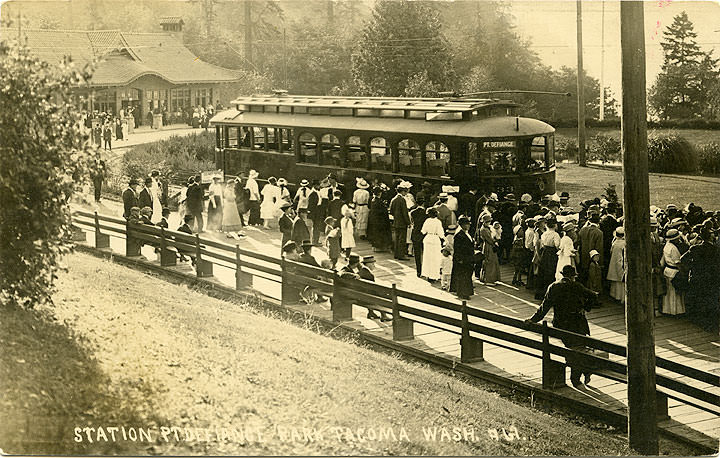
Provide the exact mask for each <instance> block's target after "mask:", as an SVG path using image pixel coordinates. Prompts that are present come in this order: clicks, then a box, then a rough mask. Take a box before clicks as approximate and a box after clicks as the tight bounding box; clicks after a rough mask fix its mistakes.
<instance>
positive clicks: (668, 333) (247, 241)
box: [88, 221, 720, 447]
mask: <svg viewBox="0 0 720 458" xmlns="http://www.w3.org/2000/svg"><path fill="white" fill-rule="evenodd" d="M172 224H174V222H172V221H171V226H172ZM244 232H245V234H246V237H244V238H243V239H242V240H240V241H235V240H234V239H229V238H227V237H226V236H225V235H224V234H221V233H211V232H205V233H204V234H202V236H203V237H207V238H213V239H216V240H218V241H222V242H225V243H232V244H235V243H237V244H238V245H240V247H241V248H244V249H248V250H253V251H257V252H260V253H264V254H267V255H272V256H277V257H278V258H279V253H280V234H279V232H278V231H277V230H276V229H275V230H272V229H271V230H266V229H262V228H259V227H251V228H246V229H245V230H244ZM92 243H93V234H92V233H88V244H90V245H91V244H92ZM111 248H112V250H113V251H114V252H117V253H124V241H123V240H121V239H119V238H116V237H112V238H111ZM355 251H356V252H357V253H358V254H360V255H365V254H374V255H375V258H376V260H377V263H376V265H377V269H376V271H375V274H376V281H377V282H379V283H384V284H392V283H394V284H396V285H397V286H398V287H401V288H403V289H405V290H409V291H413V292H416V293H418V294H422V295H426V296H430V297H438V298H442V299H445V300H448V301H454V302H459V301H457V300H456V298H455V297H454V295H451V294H449V293H447V292H445V291H442V290H441V289H439V287H436V286H434V285H432V284H430V283H429V282H427V281H424V280H422V279H420V278H418V277H417V276H416V273H415V265H414V260H413V259H412V258H410V259H409V260H408V261H403V262H400V261H397V260H395V259H393V258H392V255H391V253H373V251H372V248H371V247H370V245H369V244H368V243H366V242H363V241H359V246H358V247H357V248H356V250H355ZM313 254H314V255H315V256H316V257H317V258H318V259H323V258H325V257H326V256H325V253H324V250H323V249H321V248H315V249H314V250H313ZM143 255H144V256H145V257H146V258H147V259H148V260H151V261H152V260H155V259H156V255H155V253H154V252H153V250H152V248H149V247H146V248H144V249H143ZM172 269H174V270H178V271H183V272H186V273H192V272H193V271H192V268H191V267H190V266H189V264H181V265H178V266H177V267H173V268H172ZM501 278H502V279H504V280H508V281H509V280H511V279H512V270H511V269H510V268H509V267H506V266H503V267H502V268H501ZM278 280H279V278H278ZM211 281H213V282H218V283H219V284H222V285H225V286H229V287H233V286H234V285H235V277H234V271H233V270H231V269H230V268H228V267H223V266H222V265H220V264H216V265H215V268H214V277H212V279H211ZM253 288H254V289H255V290H257V291H258V292H260V293H261V294H264V295H266V296H268V297H271V298H275V299H279V298H280V287H279V284H278V283H276V282H274V281H271V280H266V279H261V278H257V277H256V278H255V279H254V280H253ZM413 305H417V303H413ZM468 305H470V306H471V307H475V308H478V309H482V310H487V311H491V312H495V313H499V314H504V315H508V316H511V317H514V318H518V319H524V318H527V317H530V316H531V315H532V314H533V313H534V312H535V310H536V309H537V306H538V301H536V300H534V298H533V293H532V291H529V290H526V289H525V288H516V287H514V286H511V285H509V284H507V283H505V282H500V283H498V285H497V286H495V287H489V286H485V285H482V284H480V283H479V282H476V283H475V295H474V296H473V297H472V298H471V300H470V301H468ZM293 308H294V309H296V310H298V311H303V312H305V313H308V314H309V315H312V316H315V317H317V318H320V319H324V320H331V312H330V306H329V303H321V304H313V305H311V306H309V305H298V306H295V307H293ZM366 313H367V311H366V309H364V308H361V307H354V308H353V318H354V320H353V321H351V322H345V323H344V325H345V326H347V327H350V328H353V329H356V330H358V331H362V332H363V333H365V334H367V335H368V336H374V337H377V338H379V339H389V340H390V341H392V327H391V324H390V323H389V322H388V323H381V322H380V321H379V320H370V319H366V318H365V315H366ZM447 315H448V316H453V317H454V318H458V317H459V313H454V312H451V311H448V312H447ZM547 319H548V321H550V320H551V319H552V315H551V314H550V315H549V316H548V318H547ZM588 320H589V322H590V330H591V336H592V337H595V338H598V339H603V340H606V341H609V342H612V343H615V344H618V345H623V346H624V345H625V344H626V340H625V318H624V310H623V307H622V306H621V305H619V304H616V303H605V304H603V306H602V307H600V308H598V309H596V310H592V311H591V312H589V313H588ZM471 321H472V322H476V323H479V324H483V320H481V319H477V318H471ZM486 324H487V322H486ZM491 325H492V326H493V327H495V328H502V325H499V324H497V323H492V324H491ZM508 329H510V328H508ZM512 331H513V332H515V333H517V334H520V335H523V334H524V331H520V332H518V330H517V329H514V328H512ZM474 337H477V338H482V339H483V340H484V341H485V345H484V355H483V356H484V361H482V362H478V363H473V364H471V365H470V366H472V367H475V368H477V369H478V370H481V371H483V372H485V373H488V374H496V375H497V376H498V377H503V378H505V379H507V380H515V381H517V382H518V383H523V384H525V385H529V386H537V387H538V388H539V387H540V386H541V364H540V360H539V359H538V358H536V357H533V356H531V355H526V354H522V353H518V352H515V351H512V350H510V349H508V348H504V347H501V346H498V345H493V339H492V338H484V337H483V336H478V335H475V336H474ZM526 337H528V338H534V339H536V338H537V335H533V334H531V333H527V335H526ZM655 337H656V353H657V354H658V356H662V357H664V358H666V359H669V360H671V361H674V362H678V363H682V364H684V365H687V366H690V367H694V368H697V369H701V370H704V371H708V372H712V373H716V374H720V365H719V364H718V362H719V360H720V358H719V357H720V351H719V350H720V338H719V337H718V336H717V335H712V334H710V333H707V332H705V331H703V330H702V329H700V328H698V327H697V326H695V325H693V324H691V323H689V322H688V321H686V320H685V319H684V318H682V317H665V316H660V317H657V318H656V320H655ZM396 344H398V345H402V346H404V347H406V348H407V349H408V350H411V349H412V350H415V351H422V352H424V353H426V354H428V355H432V356H437V357H439V358H443V359H445V360H449V361H457V362H459V360H460V343H459V336H458V335H457V334H455V333H451V332H447V331H443V330H440V329H437V328H435V327H429V326H425V325H423V324H417V323H416V325H415V338H414V339H412V340H409V341H403V342H401V343H397V342H396ZM503 345H505V346H507V345H508V344H507V343H503ZM525 351H528V352H529V353H532V352H533V350H527V349H525ZM613 358H614V359H617V360H618V361H623V359H620V357H613ZM623 362H624V361H623ZM657 372H658V374H665V375H668V376H672V377H675V378H677V379H681V380H683V381H684V382H686V383H688V380H687V378H686V377H683V376H680V375H678V374H674V373H670V372H668V371H663V369H658V370H657ZM692 385H693V386H696V387H697V388H701V389H704V390H707V391H710V392H712V393H714V394H720V390H719V389H718V388H717V387H713V386H711V385H708V384H705V383H703V382H699V381H694V380H693V381H692ZM557 392H558V393H559V394H561V395H562V396H565V397H566V398H568V399H572V400H575V401H578V402H582V403H584V404H586V405H591V406H594V407H596V408H598V409H603V410H604V411H607V412H611V413H615V414H617V415H624V414H625V412H626V409H627V387H626V385H625V384H624V383H621V382H617V381H613V380H610V379H606V378H602V377H600V376H594V377H593V380H592V382H591V383H590V385H589V386H588V387H587V388H582V389H576V388H573V387H571V386H568V387H565V388H561V389H559V390H558V391H557ZM668 407H669V415H670V419H669V420H665V421H664V422H663V423H661V424H662V426H663V429H666V430H667V431H670V432H673V431H675V432H677V433H678V434H679V435H681V436H683V437H687V436H688V435H690V436H692V435H693V434H696V435H697V438H698V441H699V443H708V444H712V443H713V441H714V442H715V444H714V445H712V446H714V447H717V440H718V438H719V437H720V419H719V418H718V417H717V416H716V415H714V414H713V413H710V412H707V411H704V410H701V409H698V408H696V407H692V406H689V405H687V404H684V403H682V402H680V401H678V400H676V399H672V398H671V399H669V402H668Z"/></svg>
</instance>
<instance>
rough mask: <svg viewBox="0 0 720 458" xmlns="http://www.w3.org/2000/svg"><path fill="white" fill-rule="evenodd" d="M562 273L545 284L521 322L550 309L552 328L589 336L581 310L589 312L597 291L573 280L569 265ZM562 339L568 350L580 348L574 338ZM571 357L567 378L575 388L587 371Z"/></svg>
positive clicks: (533, 319) (587, 375) (534, 320)
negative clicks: (540, 297)
mask: <svg viewBox="0 0 720 458" xmlns="http://www.w3.org/2000/svg"><path fill="white" fill-rule="evenodd" d="M562 276H563V278H562V279H560V280H558V281H556V282H555V283H552V284H551V285H550V286H549V287H548V289H547V292H546V293H545V298H544V299H543V302H542V304H541V305H540V308H539V309H538V310H537V312H535V314H534V315H533V316H532V317H530V318H529V319H527V320H525V321H526V322H532V323H537V322H538V321H540V320H542V319H543V317H544V316H545V315H547V313H548V312H549V311H550V309H551V308H553V309H554V317H553V322H552V324H553V327H556V328H558V329H562V330H565V331H570V332H574V333H576V334H581V335H584V336H587V335H590V327H589V326H588V321H587V318H586V317H585V311H590V309H591V307H592V306H593V305H594V304H597V293H595V292H593V291H591V290H589V289H587V288H586V287H584V286H583V285H582V284H581V283H579V282H577V281H575V278H576V277H577V272H576V271H575V267H573V266H570V265H568V266H565V267H563V269H562ZM562 341H563V344H565V346H566V347H568V348H570V349H573V350H580V351H582V350H584V345H582V342H578V339H577V338H573V337H572V336H567V337H564V338H562ZM572 359H573V358H570V360H568V362H567V363H568V365H569V366H570V381H571V382H572V384H573V386H574V387H576V388H577V387H580V386H582V383H581V382H580V376H581V375H583V374H584V375H585V384H587V383H589V382H590V374H591V372H590V370H589V369H588V368H587V367H582V364H576V363H575V362H574V361H572Z"/></svg>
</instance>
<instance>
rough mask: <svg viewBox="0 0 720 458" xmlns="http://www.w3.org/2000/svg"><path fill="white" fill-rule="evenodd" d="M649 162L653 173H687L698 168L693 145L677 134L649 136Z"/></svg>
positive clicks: (654, 134)
mask: <svg viewBox="0 0 720 458" xmlns="http://www.w3.org/2000/svg"><path fill="white" fill-rule="evenodd" d="M648 161H649V164H648V165H649V169H650V171H651V172H660V173H685V172H695V171H696V170H697V168H698V158H697V152H696V151H695V148H694V147H693V145H692V144H691V143H690V142H688V141H687V139H685V137H682V136H680V135H678V134H676V133H670V134H656V133H650V135H648Z"/></svg>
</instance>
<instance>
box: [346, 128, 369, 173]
mask: <svg viewBox="0 0 720 458" xmlns="http://www.w3.org/2000/svg"><path fill="white" fill-rule="evenodd" d="M345 144H346V145H347V164H348V165H347V166H348V167H354V168H358V169H366V168H367V166H368V164H367V149H366V147H365V145H363V144H362V141H361V140H360V137H358V136H352V137H348V139H347V141H346V142H345Z"/></svg>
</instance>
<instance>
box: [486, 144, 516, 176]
mask: <svg viewBox="0 0 720 458" xmlns="http://www.w3.org/2000/svg"><path fill="white" fill-rule="evenodd" d="M515 159H516V157H515V150H507V151H490V154H489V156H488V164H487V167H488V170H489V171H492V172H499V173H515V171H516V170H517V164H516V160H515Z"/></svg>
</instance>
